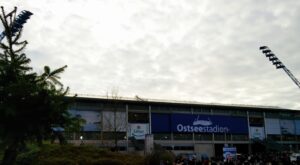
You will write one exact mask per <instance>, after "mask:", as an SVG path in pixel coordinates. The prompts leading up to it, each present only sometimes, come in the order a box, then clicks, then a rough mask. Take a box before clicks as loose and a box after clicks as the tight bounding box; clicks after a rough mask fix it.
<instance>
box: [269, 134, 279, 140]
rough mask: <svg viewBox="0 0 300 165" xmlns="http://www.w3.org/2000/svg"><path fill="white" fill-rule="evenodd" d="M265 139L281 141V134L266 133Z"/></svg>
mask: <svg viewBox="0 0 300 165" xmlns="http://www.w3.org/2000/svg"><path fill="white" fill-rule="evenodd" d="M267 140H273V141H281V136H280V135H268V138H267Z"/></svg>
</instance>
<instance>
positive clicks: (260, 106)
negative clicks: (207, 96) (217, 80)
mask: <svg viewBox="0 0 300 165" xmlns="http://www.w3.org/2000/svg"><path fill="white" fill-rule="evenodd" d="M67 96H77V97H81V98H93V99H97V98H98V99H115V98H116V97H112V96H100V95H90V94H72V93H69V94H67ZM117 99H118V100H124V101H126V100H128V101H144V102H157V103H178V104H196V105H197V104H198V105H215V106H231V107H245V108H266V109H286V110H296V109H288V108H282V107H278V106H264V105H248V104H225V103H224V104H223V103H205V102H198V101H182V100H180V101H179V100H164V99H149V98H140V97H138V96H136V97H135V98H133V97H122V96H117Z"/></svg>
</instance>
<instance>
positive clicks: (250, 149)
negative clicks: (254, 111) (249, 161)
mask: <svg viewBox="0 0 300 165" xmlns="http://www.w3.org/2000/svg"><path fill="white" fill-rule="evenodd" d="M247 123H248V139H249V140H248V143H249V147H248V154H251V153H252V148H251V132H250V119H249V111H247Z"/></svg>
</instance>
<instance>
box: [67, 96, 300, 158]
mask: <svg viewBox="0 0 300 165" xmlns="http://www.w3.org/2000/svg"><path fill="white" fill-rule="evenodd" d="M68 99H71V101H72V104H71V106H70V107H69V111H70V113H71V114H72V115H74V116H77V117H81V118H83V119H85V120H86V122H85V124H84V125H83V127H82V128H81V132H76V133H74V132H65V135H66V137H67V139H68V140H69V141H70V142H72V143H80V142H84V143H85V144H94V145H97V146H104V147H113V146H114V145H115V143H116V141H115V140H114V139H117V147H118V148H119V150H124V151H134V150H143V149H144V144H145V137H146V138H148V137H152V138H153V141H154V143H156V144H160V145H161V146H162V147H163V148H165V149H167V150H170V151H172V152H174V153H175V154H179V153H196V154H206V155H207V156H209V157H211V156H221V155H222V152H223V151H222V148H223V147H224V146H232V147H236V148H237V152H238V153H254V152H259V151H262V150H265V149H270V150H289V151H292V150H293V151H294V150H298V149H300V111H297V110H292V109H284V108H279V107H268V106H248V105H225V104H202V103H193V102H177V101H161V100H143V99H140V98H138V97H137V98H136V99H124V98H123V99H112V98H93V97H82V96H79V97H75V98H68ZM149 134H150V136H149ZM80 136H82V137H83V140H80ZM115 137H117V138H115Z"/></svg>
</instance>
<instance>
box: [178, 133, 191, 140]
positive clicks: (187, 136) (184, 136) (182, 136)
mask: <svg viewBox="0 0 300 165" xmlns="http://www.w3.org/2000/svg"><path fill="white" fill-rule="evenodd" d="M173 139H174V140H193V134H173Z"/></svg>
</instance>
